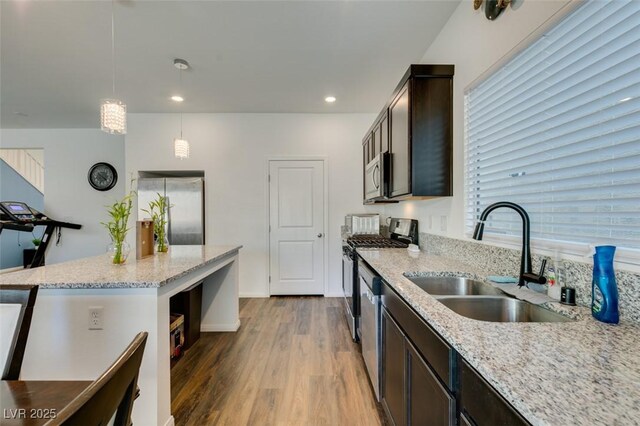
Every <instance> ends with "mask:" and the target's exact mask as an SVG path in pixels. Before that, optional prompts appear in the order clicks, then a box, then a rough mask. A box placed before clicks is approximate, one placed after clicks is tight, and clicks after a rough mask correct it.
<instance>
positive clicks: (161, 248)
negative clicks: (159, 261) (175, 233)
mask: <svg viewBox="0 0 640 426" xmlns="http://www.w3.org/2000/svg"><path fill="white" fill-rule="evenodd" d="M168 251H169V239H168V238H167V234H163V235H157V236H156V252H157V253H166V252H168Z"/></svg>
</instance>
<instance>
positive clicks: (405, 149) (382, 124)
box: [363, 65, 454, 204]
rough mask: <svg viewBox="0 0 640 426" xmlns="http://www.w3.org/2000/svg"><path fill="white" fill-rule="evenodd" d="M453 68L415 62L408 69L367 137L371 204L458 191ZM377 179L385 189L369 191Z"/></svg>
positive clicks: (368, 200) (366, 193)
mask: <svg viewBox="0 0 640 426" xmlns="http://www.w3.org/2000/svg"><path fill="white" fill-rule="evenodd" d="M453 72H454V67H453V65H411V67H410V68H409V70H408V71H407V72H406V73H405V75H404V77H403V78H402V80H401V81H400V83H399V84H398V86H397V87H396V90H395V91H394V93H393V95H392V97H391V100H390V101H389V103H388V104H387V105H386V106H385V108H384V109H383V111H382V112H381V113H380V115H379V116H378V118H377V119H376V121H375V122H374V124H373V126H372V127H371V128H370V129H369V131H368V132H367V134H366V135H365V138H364V142H363V152H364V153H365V154H364V161H363V176H364V178H365V185H364V202H365V203H367V204H368V203H375V202H397V201H401V200H407V199H416V198H430V197H443V196H451V195H453V190H452V184H453V182H452V180H453V179H452V174H453V173H452V172H453V170H452V162H453V155H452V153H453V131H452V117H453V102H452V97H453ZM385 153H387V154H388V155H387V156H386V157H385V155H384V154H385ZM367 170H369V173H367ZM372 170H375V171H376V173H375V174H374V175H372V173H371V171H372ZM374 178H375V179H379V182H380V188H382V189H383V192H382V194H380V192H379V191H376V192H374V191H372V190H369V191H367V188H369V189H371V187H370V186H371V185H372V183H368V182H367V181H366V180H367V179H370V180H372V182H373V180H374ZM375 182H378V180H376V181H375Z"/></svg>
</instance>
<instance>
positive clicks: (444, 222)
mask: <svg viewBox="0 0 640 426" xmlns="http://www.w3.org/2000/svg"><path fill="white" fill-rule="evenodd" d="M440 231H442V232H447V216H440Z"/></svg>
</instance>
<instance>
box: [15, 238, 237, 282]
mask: <svg viewBox="0 0 640 426" xmlns="http://www.w3.org/2000/svg"><path fill="white" fill-rule="evenodd" d="M213 247H215V246H213ZM229 247H231V248H230V249H228V250H226V251H224V252H222V253H220V254H218V255H216V256H214V257H212V258H210V259H207V260H204V261H202V262H200V263H198V264H196V265H193V266H191V267H189V268H187V269H184V270H182V271H180V272H178V273H176V274H174V275H171V276H169V277H168V278H165V279H163V280H157V281H155V280H151V281H148V280H140V281H117V280H114V281H103V282H95V281H94V282H90V281H85V282H82V281H78V282H69V283H65V282H53V283H46V282H36V280H24V281H22V282H12V284H15V285H38V286H39V288H40V289H42V290H101V289H158V288H161V287H164V286H165V285H168V284H171V283H172V282H174V281H177V280H178V279H180V278H182V277H183V276H185V275H188V274H190V273H192V272H194V271H197V270H199V269H202V268H205V267H207V266H209V265H211V264H212V263H216V262H219V261H221V260H224V259H225V258H228V257H232V256H235V255H237V254H238V253H239V251H240V249H242V247H243V246H242V245H237V246H234V245H232V246H229ZM98 257H100V256H98ZM76 260H82V259H76ZM71 262H73V261H71ZM57 265H61V264H57ZM45 267H46V266H45ZM21 272H22V271H17V272H16V273H18V274H19V273H21ZM7 276H9V277H10V276H11V273H9V274H7ZM4 281H6V282H7V283H8V282H9V281H8V280H6V279H5V280H4Z"/></svg>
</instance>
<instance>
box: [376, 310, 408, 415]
mask: <svg viewBox="0 0 640 426" xmlns="http://www.w3.org/2000/svg"><path fill="white" fill-rule="evenodd" d="M404 345H405V338H404V334H403V333H402V330H400V327H398V325H397V324H396V323H395V321H394V320H393V318H392V317H391V315H389V313H388V312H387V311H386V309H384V308H383V309H382V375H381V400H382V405H383V407H384V409H385V412H386V414H387V417H388V418H389V420H390V421H391V423H392V424H393V425H395V426H404V425H406V415H405V412H406V406H405V399H406V398H405V382H404V377H405V374H404V372H405V365H404V361H405V349H404Z"/></svg>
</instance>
